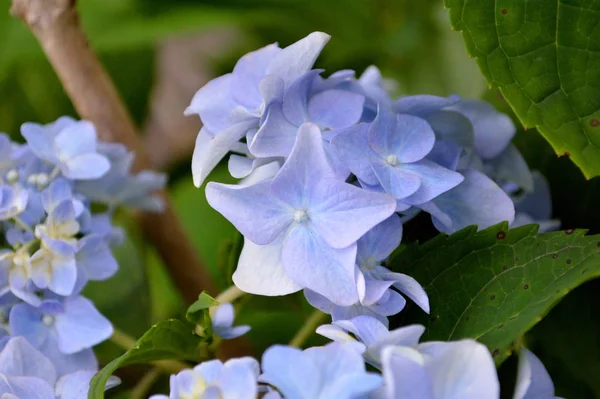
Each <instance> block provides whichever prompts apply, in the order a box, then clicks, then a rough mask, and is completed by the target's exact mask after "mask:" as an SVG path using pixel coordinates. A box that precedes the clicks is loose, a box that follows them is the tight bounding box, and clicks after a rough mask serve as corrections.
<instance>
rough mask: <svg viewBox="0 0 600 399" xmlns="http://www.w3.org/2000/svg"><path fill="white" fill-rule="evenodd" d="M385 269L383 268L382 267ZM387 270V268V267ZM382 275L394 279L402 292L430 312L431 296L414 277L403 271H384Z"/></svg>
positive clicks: (383, 277)
mask: <svg viewBox="0 0 600 399" xmlns="http://www.w3.org/2000/svg"><path fill="white" fill-rule="evenodd" d="M382 269H383V268H382ZM385 270H387V269H385ZM380 277H381V278H382V279H385V280H390V281H394V287H395V288H396V289H398V290H399V291H400V292H401V293H403V294H404V295H406V296H407V297H409V298H410V299H412V301H413V302H414V303H416V304H417V306H419V307H420V308H421V309H423V310H424V311H425V312H426V313H429V298H428V297H427V293H426V292H425V290H424V289H423V287H422V286H421V284H419V283H418V282H417V280H415V279H414V278H412V277H410V276H407V275H406V274H402V273H392V272H389V271H388V272H383V273H380Z"/></svg>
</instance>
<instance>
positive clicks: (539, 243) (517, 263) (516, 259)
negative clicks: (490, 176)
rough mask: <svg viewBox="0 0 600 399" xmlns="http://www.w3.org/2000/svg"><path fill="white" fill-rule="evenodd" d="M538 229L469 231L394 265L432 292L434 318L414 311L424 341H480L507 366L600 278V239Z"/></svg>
mask: <svg viewBox="0 0 600 399" xmlns="http://www.w3.org/2000/svg"><path fill="white" fill-rule="evenodd" d="M536 232H537V226H536V225H529V226H523V227H520V228H517V229H513V230H508V226H507V224H506V223H502V224H499V225H496V226H492V227H490V228H488V229H486V230H483V231H481V232H477V231H476V229H475V227H467V228H465V229H463V230H461V231H459V232H457V233H455V234H453V235H451V236H446V235H444V234H442V235H440V236H438V237H436V238H434V239H433V240H431V241H429V242H427V243H426V244H424V245H421V246H416V245H415V246H413V247H410V246H409V247H408V248H407V249H405V250H404V251H403V252H401V253H400V254H398V255H396V256H395V257H394V258H393V259H392V260H391V261H390V265H391V267H392V268H393V269H394V270H398V271H401V272H403V273H406V274H408V275H410V276H412V277H414V278H415V279H416V280H417V281H418V282H419V283H421V284H422V285H423V287H424V288H425V290H426V291H427V293H428V295H429V299H430V304H431V314H430V315H429V316H428V317H427V318H426V319H425V318H424V317H423V316H422V312H419V313H417V312H409V314H408V318H409V319H411V321H417V322H420V323H422V324H424V325H425V326H426V327H427V329H426V331H425V336H424V339H426V340H456V339H461V338H475V339H477V340H479V341H481V342H483V343H484V344H486V345H487V346H488V347H489V348H490V351H491V352H492V354H493V355H494V356H495V357H496V361H497V362H498V363H500V362H502V361H503V360H504V359H505V358H506V357H507V356H508V355H509V354H510V352H511V349H512V346H513V344H514V342H515V341H517V340H519V339H520V337H521V336H522V335H523V334H524V333H525V332H527V331H528V330H529V329H530V328H531V327H533V326H534V325H535V324H536V323H537V322H539V321H540V320H541V318H542V317H543V316H544V315H545V314H546V313H547V312H548V311H549V310H550V309H551V308H552V306H553V305H554V304H556V303H557V302H558V301H559V300H560V299H561V298H562V297H563V296H564V295H566V294H567V293H568V292H569V291H570V290H572V289H574V288H575V287H577V286H578V285H580V284H582V283H583V282H585V281H587V280H589V279H591V278H594V277H597V276H598V275H600V237H599V236H585V230H575V231H573V230H568V231H559V232H553V233H546V234H536ZM413 315H414V316H415V317H414V318H413Z"/></svg>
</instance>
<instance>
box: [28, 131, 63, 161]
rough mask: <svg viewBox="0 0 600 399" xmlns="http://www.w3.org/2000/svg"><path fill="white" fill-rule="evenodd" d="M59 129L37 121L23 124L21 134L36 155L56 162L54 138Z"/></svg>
mask: <svg viewBox="0 0 600 399" xmlns="http://www.w3.org/2000/svg"><path fill="white" fill-rule="evenodd" d="M57 133H58V131H53V129H51V128H49V127H48V126H42V125H39V124H37V123H29V122H27V123H24V124H22V125H21V134H22V135H23V137H24V138H25V140H26V141H27V144H28V146H29V149H31V152H33V153H34V154H35V155H36V156H38V157H40V158H41V159H43V160H45V161H49V162H56V155H55V154H54V138H55V137H56V134H57Z"/></svg>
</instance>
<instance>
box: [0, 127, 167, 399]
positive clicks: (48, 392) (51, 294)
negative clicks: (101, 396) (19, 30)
mask: <svg viewBox="0 0 600 399" xmlns="http://www.w3.org/2000/svg"><path fill="white" fill-rule="evenodd" d="M21 133H22V135H23V137H24V138H25V140H26V144H18V143H15V142H12V141H11V140H10V139H9V137H8V136H7V135H5V134H0V228H1V231H2V238H3V240H2V241H3V244H2V250H1V251H0V396H1V397H2V398H21V399H25V398H40V399H42V398H43V399H46V398H48V399H54V398H56V397H58V398H61V399H76V398H77V399H80V398H82V397H85V395H86V393H87V390H88V386H89V381H90V380H91V378H92V376H93V375H94V374H95V373H96V371H97V370H98V362H97V360H96V357H95V355H94V352H93V350H92V347H93V346H94V345H96V344H98V343H100V342H102V341H104V340H106V339H108V338H109V337H110V336H111V335H112V333H113V327H112V325H111V323H110V322H109V320H108V319H106V318H105V317H104V316H103V315H102V314H101V313H100V312H99V311H98V310H97V309H96V308H95V307H94V304H93V303H92V302H91V301H90V300H89V299H87V298H85V297H84V296H82V295H81V292H82V290H83V288H84V287H85V285H86V284H87V282H88V281H101V280H106V279H108V278H109V277H111V276H113V275H114V274H115V273H116V272H117V269H118V264H117V262H116V260H115V258H114V257H113V254H112V252H111V249H110V248H111V246H114V245H118V244H119V243H120V242H121V241H122V239H123V231H122V230H121V229H120V228H119V227H116V226H114V225H113V224H112V219H113V214H114V211H115V209H116V207H117V206H120V205H125V206H130V207H133V208H139V209H144V210H150V211H159V210H160V209H161V208H162V202H161V200H160V198H159V197H156V196H154V195H152V192H153V191H155V190H157V189H159V188H162V187H163V186H164V185H165V182H166V180H165V176H163V175H161V174H156V173H153V172H148V171H144V172H141V173H139V174H137V175H132V174H131V172H130V169H131V165H132V161H133V157H134V154H133V153H131V152H128V151H127V150H126V148H125V147H124V146H122V145H120V144H109V143H99V142H98V140H97V137H96V131H95V129H94V126H93V125H92V124H91V123H90V122H87V121H76V120H73V119H71V118H69V117H63V118H60V119H58V120H57V121H56V122H54V123H51V124H48V125H38V124H34V123H25V124H24V125H23V126H22V128H21ZM92 204H94V205H95V206H94V208H93V209H94V210H95V209H99V208H102V209H103V210H102V211H101V212H97V211H93V210H92Z"/></svg>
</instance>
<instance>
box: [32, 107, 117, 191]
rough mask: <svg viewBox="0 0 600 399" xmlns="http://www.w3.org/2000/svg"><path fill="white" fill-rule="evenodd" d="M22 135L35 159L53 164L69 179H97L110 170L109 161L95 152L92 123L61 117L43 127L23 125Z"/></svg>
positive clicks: (94, 136) (33, 124) (95, 143)
mask: <svg viewBox="0 0 600 399" xmlns="http://www.w3.org/2000/svg"><path fill="white" fill-rule="evenodd" d="M21 133H22V134H23V137H25V140H27V144H29V148H30V149H31V151H32V152H33V153H34V154H35V155H36V156H38V157H39V158H41V159H42V160H44V161H46V162H49V163H51V164H53V165H55V166H56V167H57V168H59V170H60V172H61V173H62V174H63V176H65V177H66V178H68V179H73V180H87V179H97V178H99V177H101V176H103V175H104V174H105V173H106V172H108V169H109V168H110V163H109V161H108V159H107V158H106V157H105V156H103V155H100V154H98V153H97V152H96V146H97V142H96V141H97V138H96V129H95V128H94V125H93V124H92V123H91V122H88V121H75V120H73V119H71V118H67V117H63V118H60V119H58V120H57V121H56V122H54V123H51V124H48V125H45V126H44V125H38V124H36V123H24V124H23V126H21Z"/></svg>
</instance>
